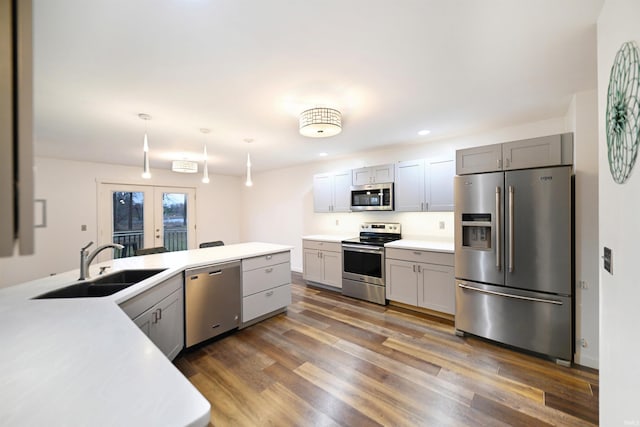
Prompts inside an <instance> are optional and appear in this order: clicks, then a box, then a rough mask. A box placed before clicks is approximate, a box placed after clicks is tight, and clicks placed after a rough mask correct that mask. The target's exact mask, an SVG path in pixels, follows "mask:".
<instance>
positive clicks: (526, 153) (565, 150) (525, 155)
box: [502, 134, 573, 170]
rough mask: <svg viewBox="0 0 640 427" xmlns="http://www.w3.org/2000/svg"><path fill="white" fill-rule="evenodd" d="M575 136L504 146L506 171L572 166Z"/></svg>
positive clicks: (506, 144) (526, 141) (565, 135)
mask: <svg viewBox="0 0 640 427" xmlns="http://www.w3.org/2000/svg"><path fill="white" fill-rule="evenodd" d="M572 153H573V135H572V134H562V135H551V136H543V137H541V138H531V139H523V140H521V141H514V142H506V143H504V144H502V160H503V163H504V167H503V169H504V170H514V169H527V168H535V167H543V166H557V165H566V164H568V165H570V164H572V159H573V155H572Z"/></svg>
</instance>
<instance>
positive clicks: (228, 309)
mask: <svg viewBox="0 0 640 427" xmlns="http://www.w3.org/2000/svg"><path fill="white" fill-rule="evenodd" d="M184 274H185V281H184V283H185V286H184V287H185V291H184V292H185V341H186V347H191V346H193V345H196V344H198V343H201V342H202V341H205V340H208V339H209V338H213V337H215V336H216V335H220V334H222V333H224V332H227V331H229V330H231V329H233V328H237V327H238V326H239V324H240V293H241V289H240V261H233V262H226V263H221V264H212V265H207V266H204V267H198V268H193V269H190V270H186V271H185V273H184Z"/></svg>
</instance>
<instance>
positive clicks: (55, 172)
mask: <svg viewBox="0 0 640 427" xmlns="http://www.w3.org/2000/svg"><path fill="white" fill-rule="evenodd" d="M35 167H36V168H35V197H36V198H37V199H46V201H47V227H46V228H37V229H36V233H35V235H36V254H35V255H31V256H23V257H13V258H0V272H2V274H0V287H4V286H9V285H12V284H16V283H22V282H25V281H28V280H32V279H36V278H39V277H43V276H47V275H50V274H54V273H59V272H63V271H69V270H73V269H77V268H79V251H80V247H81V246H84V245H85V244H86V243H87V242H89V241H94V242H96V243H97V241H98V239H97V236H98V230H97V228H98V225H97V184H96V182H97V181H100V180H108V181H111V182H118V183H120V182H121V183H135V184H146V185H172V186H184V187H194V188H196V197H197V200H196V222H197V226H198V229H197V232H196V234H197V241H198V242H202V241H208V240H224V241H225V242H226V243H236V242H238V241H240V208H241V207H240V202H241V198H240V191H239V189H240V178H238V177H230V176H220V175H210V178H211V183H210V184H208V185H206V184H202V183H201V182H200V177H199V176H193V175H179V174H175V173H172V172H170V171H164V170H155V169H154V170H152V171H151V172H152V179H151V180H142V178H140V169H139V168H135V167H127V166H117V165H109V164H103V163H89V162H76V161H70V160H59V159H50V158H36V159H35ZM81 225H86V226H87V231H81V230H80V227H81ZM94 248H95V246H94Z"/></svg>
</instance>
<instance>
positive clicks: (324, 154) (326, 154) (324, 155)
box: [318, 153, 329, 157]
mask: <svg viewBox="0 0 640 427" xmlns="http://www.w3.org/2000/svg"><path fill="white" fill-rule="evenodd" d="M328 155H329V153H320V154H318V156H320V157H327V156H328Z"/></svg>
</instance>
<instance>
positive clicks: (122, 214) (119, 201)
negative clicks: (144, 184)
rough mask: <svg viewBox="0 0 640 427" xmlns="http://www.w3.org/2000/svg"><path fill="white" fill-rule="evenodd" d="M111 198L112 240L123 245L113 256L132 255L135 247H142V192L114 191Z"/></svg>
mask: <svg viewBox="0 0 640 427" xmlns="http://www.w3.org/2000/svg"><path fill="white" fill-rule="evenodd" d="M112 200H113V202H112V205H113V239H112V241H113V242H114V243H119V244H121V245H123V246H124V249H122V250H119V251H118V250H116V252H115V256H116V257H118V258H124V257H129V256H134V255H135V252H136V250H137V249H139V248H144V193H142V192H127V191H114V192H113V193H112ZM118 252H119V253H118Z"/></svg>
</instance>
